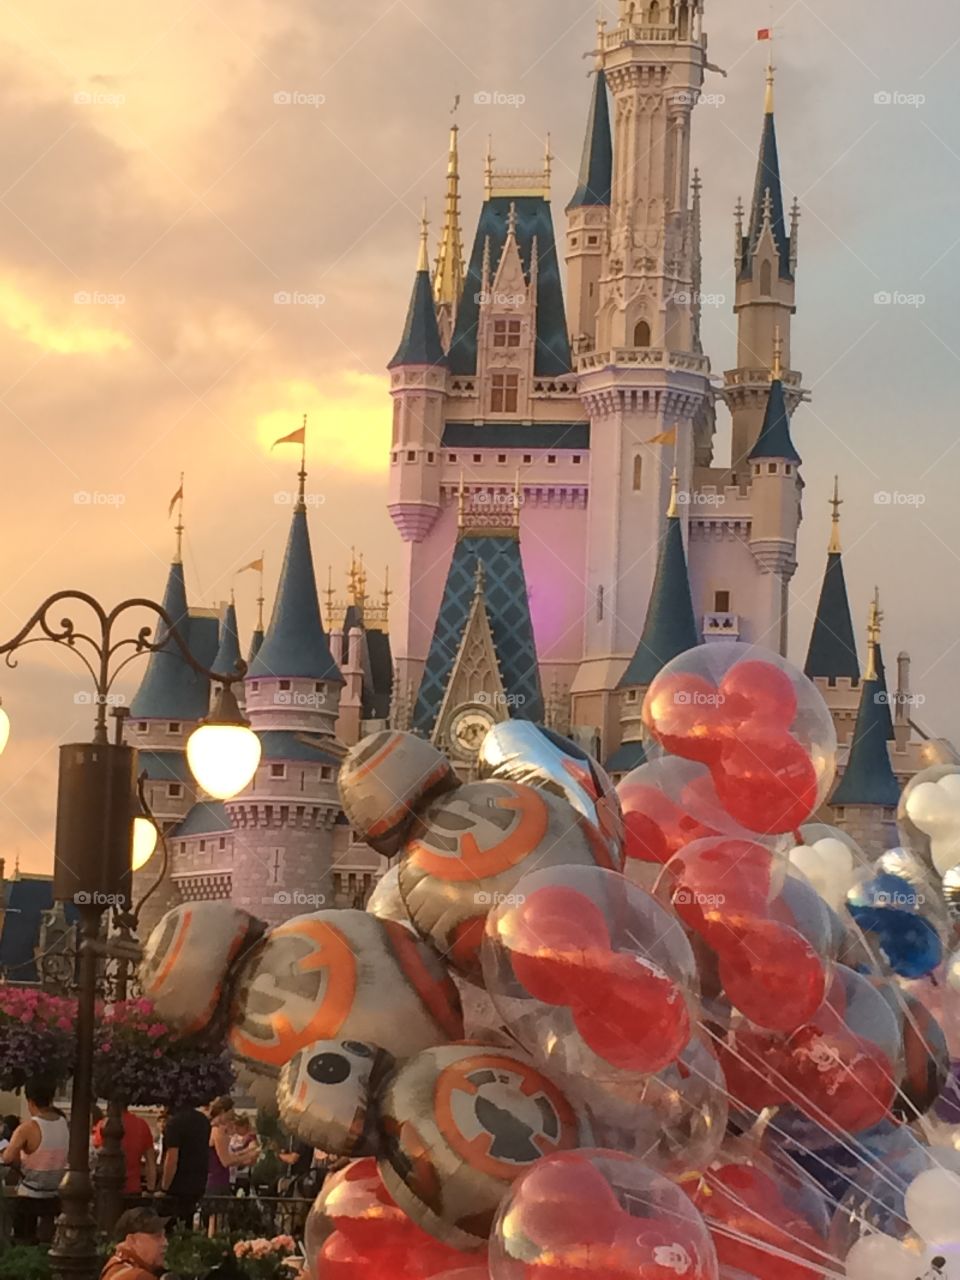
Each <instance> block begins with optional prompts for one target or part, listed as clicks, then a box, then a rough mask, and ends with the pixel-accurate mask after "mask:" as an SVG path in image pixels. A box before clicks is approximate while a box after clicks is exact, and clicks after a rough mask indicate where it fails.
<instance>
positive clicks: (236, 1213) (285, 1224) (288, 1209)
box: [196, 1195, 313, 1239]
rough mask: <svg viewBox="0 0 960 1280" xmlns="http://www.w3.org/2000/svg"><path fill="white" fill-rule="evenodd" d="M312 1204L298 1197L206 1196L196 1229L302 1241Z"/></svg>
mask: <svg viewBox="0 0 960 1280" xmlns="http://www.w3.org/2000/svg"><path fill="white" fill-rule="evenodd" d="M312 1204H313V1201H312V1200H305V1199H302V1198H300V1197H297V1196H258V1195H246V1196H204V1198H203V1199H202V1200H201V1201H200V1207H199V1209H198V1210H197V1221H196V1225H197V1227H198V1229H199V1230H201V1231H206V1232H207V1233H208V1234H209V1235H237V1234H243V1235H249V1236H293V1237H294V1238H295V1239H302V1238H303V1228H304V1224H305V1223H306V1220H307V1214H308V1213H309V1212H310V1206H311V1205H312Z"/></svg>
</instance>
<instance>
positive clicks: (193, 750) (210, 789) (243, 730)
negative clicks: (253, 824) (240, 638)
mask: <svg viewBox="0 0 960 1280" xmlns="http://www.w3.org/2000/svg"><path fill="white" fill-rule="evenodd" d="M260 750H261V748H260V739H259V738H258V737H257V735H256V734H255V733H254V732H253V730H252V729H251V728H250V726H249V724H248V723H247V721H246V720H244V718H243V716H242V715H241V713H240V708H239V707H238V706H237V700H236V698H235V697H234V695H233V691H232V690H231V688H230V686H229V685H224V687H223V689H222V690H221V692H220V696H219V697H218V699H217V702H216V705H215V707H214V709H213V711H212V712H211V714H210V716H209V718H208V719H207V720H204V721H203V723H202V724H200V725H198V726H197V728H196V729H194V731H193V733H191V735H190V737H189V738H188V739H187V763H188V764H189V765H190V769H191V771H192V773H193V776H194V777H195V778H196V780H197V782H199V784H200V786H201V787H202V788H203V789H204V791H206V793H207V795H210V796H213V797H214V799H216V800H229V799H231V798H232V797H233V796H235V795H236V794H237V793H238V792H240V791H242V790H243V789H244V787H245V786H246V785H247V783H248V782H249V781H250V779H251V778H252V777H253V775H254V774H255V773H256V771H257V765H258V764H259V763H260Z"/></svg>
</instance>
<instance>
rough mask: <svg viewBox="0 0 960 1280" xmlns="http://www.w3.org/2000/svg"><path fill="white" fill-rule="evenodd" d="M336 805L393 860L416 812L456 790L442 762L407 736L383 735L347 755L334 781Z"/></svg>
mask: <svg viewBox="0 0 960 1280" xmlns="http://www.w3.org/2000/svg"><path fill="white" fill-rule="evenodd" d="M337 782H338V786H339V788H340V799H341V801H342V803H343V809H344V812H345V813H346V815H347V817H348V818H349V819H350V822H351V824H352V826H353V828H354V830H356V831H359V833H360V835H361V836H362V837H363V838H364V840H366V842H367V844H368V845H370V846H371V848H374V849H376V850H377V852H378V853H382V854H385V855H386V856H387V857H388V858H389V857H392V856H393V855H394V854H395V853H396V852H397V850H398V849H399V847H400V845H401V844H402V842H403V838H404V836H405V834H406V832H407V829H408V828H409V826H410V824H411V822H412V821H413V817H414V814H415V813H416V811H417V809H419V808H421V807H422V806H423V805H424V804H426V803H427V801H429V800H430V799H432V798H433V797H434V796H437V795H440V794H441V793H442V792H444V791H450V790H452V789H453V788H455V787H456V786H458V785H459V780H458V778H457V775H456V774H455V773H454V771H453V767H452V765H451V764H450V761H449V760H448V759H447V758H446V756H444V755H442V754H441V752H439V751H438V750H437V749H436V747H434V746H431V744H430V743H429V742H427V741H426V740H425V739H423V738H418V737H417V736H416V735H415V734H412V733H401V732H399V731H397V730H394V729H384V730H382V731H381V732H380V733H372V734H370V735H369V736H368V737H366V738H362V739H361V740H360V742H358V743H357V745H356V746H355V747H352V748H351V750H350V751H349V752H348V753H347V755H346V758H345V759H344V761H343V764H342V765H341V766H340V773H339V775H338V779H337Z"/></svg>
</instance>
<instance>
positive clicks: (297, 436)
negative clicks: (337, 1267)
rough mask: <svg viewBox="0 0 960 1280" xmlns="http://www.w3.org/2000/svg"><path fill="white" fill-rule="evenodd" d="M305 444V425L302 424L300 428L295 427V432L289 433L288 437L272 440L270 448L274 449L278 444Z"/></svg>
mask: <svg viewBox="0 0 960 1280" xmlns="http://www.w3.org/2000/svg"><path fill="white" fill-rule="evenodd" d="M306 442H307V425H306V423H304V425H303V426H302V427H297V429H296V431H291V432H290V434H289V435H288V436H281V437H280V439H279V440H274V442H273V444H272V445H271V446H270V448H271V449H275V448H276V447H277V445H278V444H306Z"/></svg>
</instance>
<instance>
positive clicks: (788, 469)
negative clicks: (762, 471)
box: [783, 462, 793, 476]
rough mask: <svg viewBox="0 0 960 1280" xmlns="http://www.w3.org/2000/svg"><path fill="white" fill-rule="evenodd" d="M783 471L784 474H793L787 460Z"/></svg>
mask: <svg viewBox="0 0 960 1280" xmlns="http://www.w3.org/2000/svg"><path fill="white" fill-rule="evenodd" d="M783 471H784V475H788V476H792V475H793V466H792V464H791V463H789V462H788V463H787V465H786V466H785V467H784V468H783Z"/></svg>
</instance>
